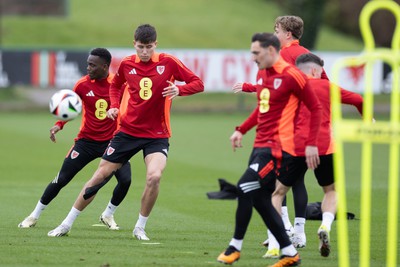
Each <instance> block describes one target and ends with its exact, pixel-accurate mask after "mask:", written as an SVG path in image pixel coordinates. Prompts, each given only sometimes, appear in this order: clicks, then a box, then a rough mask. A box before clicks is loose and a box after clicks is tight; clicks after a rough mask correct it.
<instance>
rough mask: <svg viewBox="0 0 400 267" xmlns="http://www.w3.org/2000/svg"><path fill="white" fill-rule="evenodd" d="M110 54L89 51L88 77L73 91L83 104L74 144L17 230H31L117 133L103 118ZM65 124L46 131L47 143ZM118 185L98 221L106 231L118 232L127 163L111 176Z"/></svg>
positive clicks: (126, 186)
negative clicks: (103, 225)
mask: <svg viewBox="0 0 400 267" xmlns="http://www.w3.org/2000/svg"><path fill="white" fill-rule="evenodd" d="M110 63H111V54H110V52H109V51H108V50H107V49H105V48H95V49H93V50H91V51H90V54H89V57H88V59H87V64H88V66H87V72H88V75H86V76H84V77H82V78H81V79H80V80H79V81H78V82H77V83H76V84H75V86H74V88H73V90H74V91H75V92H76V93H77V94H78V95H79V97H80V98H81V99H82V102H83V114H82V123H81V127H80V131H79V133H78V135H77V137H76V138H75V144H74V145H73V146H72V148H71V149H70V150H69V151H68V154H67V155H66V157H65V159H64V162H63V164H62V166H61V169H60V171H59V172H58V174H57V175H56V177H55V178H54V180H53V181H51V183H49V185H48V186H47V188H46V189H45V191H44V193H43V195H42V197H41V198H40V200H39V201H38V203H37V205H36V207H35V209H34V210H33V211H32V213H31V214H30V215H29V216H28V217H26V218H25V219H24V220H23V221H22V222H21V223H20V224H19V225H18V227H20V228H29V227H34V226H35V225H36V223H37V221H38V219H39V217H40V215H41V213H42V212H43V210H44V209H45V208H46V207H47V205H48V204H50V202H51V201H52V200H53V199H54V198H55V197H56V196H57V195H58V193H59V192H60V191H61V189H62V188H63V187H64V186H66V185H67V184H68V183H69V182H70V181H71V180H72V179H73V178H74V177H75V175H76V174H77V173H78V172H79V171H80V170H81V169H82V168H83V167H85V166H86V165H87V164H88V163H89V162H91V161H93V160H95V159H96V158H100V157H101V156H102V155H103V153H104V151H105V150H106V148H107V145H108V143H109V142H110V139H111V138H112V136H113V134H114V132H115V130H116V129H117V122H116V121H112V120H110V119H108V118H107V116H106V115H107V113H106V111H107V108H108V106H109V105H110V97H109V87H110V84H111V80H112V77H113V75H111V74H109V71H108V69H109V66H110ZM66 123H67V122H66V121H57V122H56V123H55V125H54V126H53V127H52V128H51V129H50V139H51V140H52V141H53V142H56V134H57V133H58V132H59V131H60V130H62V129H63V127H64V125H65V124H66ZM115 177H116V178H117V181H118V184H117V186H116V187H115V189H114V192H113V196H112V198H111V200H110V202H109V204H108V205H107V207H106V209H105V211H104V212H103V214H102V215H101V216H100V221H101V222H102V223H104V224H105V225H107V226H108V228H109V229H112V230H118V229H119V227H118V225H117V224H116V222H115V220H114V216H113V214H114V212H115V210H116V208H117V207H118V205H119V204H120V203H121V202H122V200H123V199H124V198H125V196H126V194H127V192H128V189H129V186H130V184H131V169H130V163H129V162H127V163H126V164H124V165H123V166H122V167H121V168H120V169H119V170H118V171H117V172H115Z"/></svg>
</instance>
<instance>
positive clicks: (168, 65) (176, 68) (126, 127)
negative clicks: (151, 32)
mask: <svg viewBox="0 0 400 267" xmlns="http://www.w3.org/2000/svg"><path fill="white" fill-rule="evenodd" d="M175 80H177V81H182V82H185V84H183V85H178V88H179V95H180V96H186V95H191V94H195V93H198V92H202V91H203V90H204V85H203V82H202V81H201V80H200V78H199V77H198V76H196V75H195V74H194V73H193V72H192V71H191V70H189V69H188V68H187V67H186V66H185V65H184V64H183V63H182V62H181V61H179V60H178V59H177V58H175V57H174V56H171V55H168V54H164V53H162V54H158V53H154V54H153V56H152V58H151V59H150V60H149V62H142V61H141V60H140V59H139V57H137V56H136V55H132V56H129V57H126V58H124V59H123V60H122V61H121V63H120V66H119V68H118V72H117V74H116V75H115V77H114V79H113V81H112V84H111V87H110V97H111V107H112V108H119V101H118V100H119V99H120V96H121V94H122V91H123V90H124V84H125V83H126V85H127V90H128V92H129V100H128V104H127V109H126V112H125V114H123V115H122V116H121V119H120V120H121V122H120V131H122V132H124V133H126V134H129V135H132V136H135V137H141V138H168V137H170V136H171V128H170V109H171V100H170V99H169V97H163V96H162V92H163V90H164V88H165V87H168V86H169V84H168V83H167V81H171V82H174V81H175Z"/></svg>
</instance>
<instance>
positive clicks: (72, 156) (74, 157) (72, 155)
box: [71, 150, 79, 159]
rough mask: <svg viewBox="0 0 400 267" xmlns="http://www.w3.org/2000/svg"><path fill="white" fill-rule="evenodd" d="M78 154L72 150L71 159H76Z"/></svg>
mask: <svg viewBox="0 0 400 267" xmlns="http://www.w3.org/2000/svg"><path fill="white" fill-rule="evenodd" d="M78 156H79V152H78V151H75V150H72V152H71V159H76V158H77V157H78Z"/></svg>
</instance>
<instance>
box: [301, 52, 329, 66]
mask: <svg viewBox="0 0 400 267" xmlns="http://www.w3.org/2000/svg"><path fill="white" fill-rule="evenodd" d="M308 62H312V63H315V64H317V65H319V66H321V67H323V66H324V61H323V60H322V59H321V58H320V57H319V56H317V55H315V54H313V53H306V54H302V55H300V56H298V57H297V59H296V65H300V64H304V63H308Z"/></svg>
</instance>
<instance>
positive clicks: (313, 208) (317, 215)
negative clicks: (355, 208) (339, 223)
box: [306, 202, 356, 221]
mask: <svg viewBox="0 0 400 267" xmlns="http://www.w3.org/2000/svg"><path fill="white" fill-rule="evenodd" d="M355 218H356V216H355V215H354V213H351V212H347V220H354V219H355ZM306 219H307V220H318V221H321V220H322V210H321V202H313V203H308V204H307V209H306ZM335 219H336V217H335Z"/></svg>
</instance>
